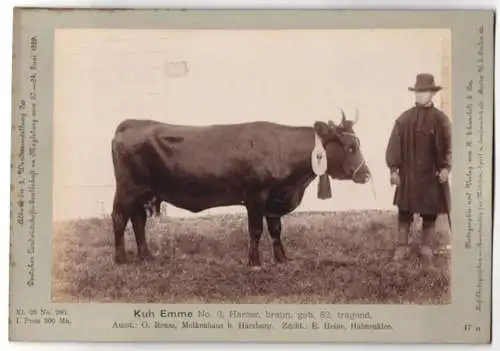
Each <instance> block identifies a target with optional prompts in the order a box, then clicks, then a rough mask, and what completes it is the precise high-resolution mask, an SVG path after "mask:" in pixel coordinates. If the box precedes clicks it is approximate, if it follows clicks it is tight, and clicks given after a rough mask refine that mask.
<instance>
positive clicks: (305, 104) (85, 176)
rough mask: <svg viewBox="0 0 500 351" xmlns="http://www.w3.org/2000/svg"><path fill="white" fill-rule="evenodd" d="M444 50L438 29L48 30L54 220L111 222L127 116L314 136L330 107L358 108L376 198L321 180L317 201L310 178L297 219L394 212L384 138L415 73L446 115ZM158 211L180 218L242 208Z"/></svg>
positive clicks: (334, 115) (332, 115)
mask: <svg viewBox="0 0 500 351" xmlns="http://www.w3.org/2000/svg"><path fill="white" fill-rule="evenodd" d="M450 45H451V43H450V31H449V30H447V29H405V30H401V29H397V30H396V29H394V30H389V29H385V30H379V29H374V30H111V29H110V30H108V29H103V30H96V29H57V30H56V31H55V44H54V46H55V49H54V50H55V52H54V60H55V61H54V145H53V146H54V158H53V159H54V198H53V210H54V212H53V214H54V220H56V221H57V220H66V219H73V218H85V217H95V216H103V215H109V214H110V212H111V208H112V202H113V196H114V190H115V188H114V187H115V184H114V176H113V164H112V160H111V140H112V138H113V134H114V131H115V128H116V127H117V125H118V124H119V123H120V122H122V121H123V120H125V119H127V118H134V119H153V120H157V121H161V122H165V123H171V124H185V125H210V124H227V123H230V124H232V123H241V122H247V121H258V120H265V121H271V122H277V123H281V124H288V125H297V126H311V127H312V125H313V124H314V122H315V121H318V120H321V121H328V120H330V119H331V120H333V121H336V122H338V121H339V120H340V117H341V113H340V109H344V111H345V113H346V115H347V117H348V118H354V114H355V110H356V108H358V109H359V116H360V118H359V122H358V123H357V124H356V125H355V132H356V133H357V135H358V136H359V139H360V141H361V150H362V152H363V155H364V157H365V159H366V162H367V164H368V166H369V168H370V170H371V172H372V175H373V182H374V183H373V186H374V189H375V194H376V196H375V195H374V192H373V190H372V186H371V184H370V183H367V184H363V185H359V184H355V183H354V182H352V181H336V180H331V182H332V183H331V184H332V193H333V196H332V198H331V199H328V200H320V199H318V198H317V182H316V181H314V182H313V183H312V184H311V185H310V186H309V187H308V189H307V190H306V193H305V195H304V198H303V201H302V203H301V205H300V206H299V208H298V209H297V210H296V211H346V210H348V211H351V210H366V209H396V208H395V206H393V204H392V200H393V196H394V188H393V187H392V186H391V185H390V183H389V172H388V169H387V166H386V164H385V150H386V146H387V141H388V139H389V135H390V132H391V129H392V127H393V124H394V121H395V119H396V118H397V117H398V116H399V115H400V114H401V113H402V112H403V111H405V110H406V109H408V108H410V107H412V106H413V104H414V94H413V93H412V92H410V91H408V87H409V86H412V85H413V84H414V81H415V76H416V74H417V73H420V72H427V73H431V74H433V75H434V77H435V78H436V81H437V84H439V85H441V86H443V90H442V91H441V92H440V93H438V94H437V95H436V97H435V99H434V102H435V104H436V106H437V107H438V108H440V109H442V110H443V111H444V112H445V113H446V114H447V115H448V116H449V117H450V119H452V118H453V116H452V114H451V108H450V107H451V101H450V100H451V92H450V85H451V77H450V72H451V61H450V51H451V48H450ZM311 151H312V149H311ZM202 152H203V150H200V153H202ZM221 157H223V155H221ZM164 210H165V211H166V214H167V215H168V216H175V217H183V216H200V215H207V214H218V213H234V212H244V207H242V206H232V207H221V208H214V209H208V210H205V211H203V212H200V213H197V214H194V213H190V212H188V211H185V210H182V209H179V208H176V207H174V206H172V205H167V206H166V208H164Z"/></svg>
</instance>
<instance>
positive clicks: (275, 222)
mask: <svg viewBox="0 0 500 351" xmlns="http://www.w3.org/2000/svg"><path fill="white" fill-rule="evenodd" d="M266 221H267V228H268V230H269V235H270V236H271V239H272V241H273V254H274V260H275V261H276V262H278V263H281V262H285V261H287V260H288V258H287V257H286V254H285V249H284V248H283V243H282V241H281V217H274V216H266Z"/></svg>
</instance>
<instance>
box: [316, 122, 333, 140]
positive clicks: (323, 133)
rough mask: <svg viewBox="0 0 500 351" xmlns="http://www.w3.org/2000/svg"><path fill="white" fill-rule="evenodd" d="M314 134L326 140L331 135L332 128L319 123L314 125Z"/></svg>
mask: <svg viewBox="0 0 500 351" xmlns="http://www.w3.org/2000/svg"><path fill="white" fill-rule="evenodd" d="M314 132H315V133H316V134H318V136H319V137H320V138H325V137H327V136H328V134H329V133H330V128H329V127H328V125H327V124H326V123H325V122H321V121H317V122H315V123H314Z"/></svg>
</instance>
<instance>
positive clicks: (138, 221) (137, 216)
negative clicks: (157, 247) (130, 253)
mask: <svg viewBox="0 0 500 351" xmlns="http://www.w3.org/2000/svg"><path fill="white" fill-rule="evenodd" d="M146 219H147V214H146V211H145V210H144V209H142V208H137V209H136V210H135V211H134V213H133V215H132V217H131V221H132V226H133V228H134V234H135V242H136V243H137V252H138V254H139V257H140V258H141V259H142V260H147V261H149V260H152V259H153V255H151V253H150V252H149V249H148V244H147V243H146Z"/></svg>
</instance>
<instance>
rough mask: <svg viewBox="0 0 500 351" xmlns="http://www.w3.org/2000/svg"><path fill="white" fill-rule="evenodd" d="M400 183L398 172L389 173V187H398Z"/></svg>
mask: <svg viewBox="0 0 500 351" xmlns="http://www.w3.org/2000/svg"><path fill="white" fill-rule="evenodd" d="M400 183H401V180H400V179H399V174H398V172H391V185H395V186H399V184H400Z"/></svg>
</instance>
